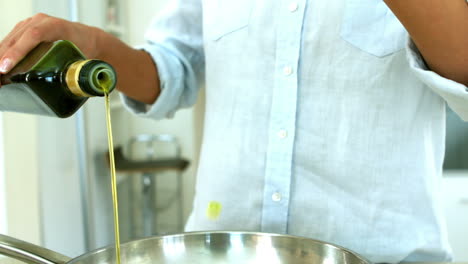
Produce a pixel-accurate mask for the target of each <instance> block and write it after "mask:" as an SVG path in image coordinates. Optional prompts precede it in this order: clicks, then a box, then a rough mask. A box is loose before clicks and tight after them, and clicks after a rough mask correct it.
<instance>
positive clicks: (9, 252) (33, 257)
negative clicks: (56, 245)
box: [0, 234, 71, 264]
mask: <svg viewBox="0 0 468 264" xmlns="http://www.w3.org/2000/svg"><path fill="white" fill-rule="evenodd" d="M0 255H5V256H8V257H11V258H14V259H17V260H20V261H23V262H26V263H31V264H63V263H66V262H68V261H69V260H71V258H69V257H67V256H64V255H62V254H60V253H57V252H55V251H52V250H49V249H46V248H43V247H40V246H36V245H34V244H31V243H28V242H26V241H22V240H19V239H16V238H12V237H9V236H5V235H2V234H0Z"/></svg>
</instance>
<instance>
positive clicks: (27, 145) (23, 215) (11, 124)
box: [0, 0, 41, 243]
mask: <svg viewBox="0 0 468 264" xmlns="http://www.w3.org/2000/svg"><path fill="white" fill-rule="evenodd" d="M0 10H2V23H1V24H0V38H2V39H3V37H4V36H6V34H7V33H8V32H9V31H10V30H11V29H12V28H13V27H14V25H15V24H16V23H17V22H19V21H20V20H22V19H25V18H27V17H29V16H31V15H32V1H31V0H15V1H8V0H1V1H0ZM36 132H37V118H36V117H33V116H28V115H22V114H14V113H5V114H3V142H4V158H5V159H4V165H5V167H4V172H5V176H6V177H5V182H4V184H5V188H6V192H5V194H4V197H5V198H6V216H7V222H8V228H7V233H8V234H9V235H11V236H14V237H17V238H20V239H24V240H27V241H30V242H33V243H39V242H40V238H41V234H40V213H39V211H40V210H39V201H38V197H39V189H38V174H37V168H38V164H37V159H36V157H37V151H38V149H37V137H36ZM4 210H5V209H4Z"/></svg>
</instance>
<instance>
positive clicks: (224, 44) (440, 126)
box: [123, 0, 468, 262]
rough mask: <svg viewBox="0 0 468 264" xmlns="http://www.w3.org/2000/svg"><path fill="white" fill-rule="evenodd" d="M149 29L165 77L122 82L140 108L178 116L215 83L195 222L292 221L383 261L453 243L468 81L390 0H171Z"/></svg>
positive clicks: (292, 228)
mask: <svg viewBox="0 0 468 264" xmlns="http://www.w3.org/2000/svg"><path fill="white" fill-rule="evenodd" d="M146 39H147V40H148V44H147V45H145V46H144V49H145V50H146V51H148V52H149V53H150V54H151V55H152V57H153V59H154V61H155V63H156V64H157V67H158V71H159V76H160V79H161V87H162V92H161V95H160V97H159V98H158V100H157V101H156V102H155V103H154V104H153V105H151V106H147V105H144V104H142V103H139V102H137V101H134V100H132V99H130V98H127V97H125V96H123V100H124V102H125V104H126V106H127V107H128V108H129V109H130V110H131V111H132V112H134V113H136V114H138V115H140V116H145V117H150V118H156V119H159V118H165V117H171V116H172V115H173V114H174V112H175V111H176V110H177V109H180V108H182V107H189V106H191V105H192V104H193V103H194V102H195V100H196V97H197V91H198V89H199V87H200V85H202V84H203V82H205V83H206V113H205V127H204V137H203V145H202V151H201V157H200V165H199V169H198V176H197V177H198V178H197V186H196V196H195V201H194V206H193V212H192V214H191V216H190V218H189V220H188V223H187V226H186V229H187V230H188V231H194V230H220V229H223V230H226V229H227V230H244V231H247V230H255V231H264V232H274V233H288V234H293V235H300V236H306V237H311V238H315V239H319V240H324V241H328V242H332V243H336V244H338V245H341V246H344V247H347V248H349V249H351V250H354V251H356V252H358V253H360V254H362V255H363V256H365V257H367V258H368V259H370V260H371V261H374V262H399V261H402V260H405V261H426V260H429V261H442V260H447V259H449V258H450V248H449V245H448V242H447V238H446V235H447V234H446V229H445V226H444V225H445V222H444V219H443V216H442V207H441V197H440V190H439V187H440V181H441V174H442V162H443V155H444V137H445V132H444V131H445V103H446V102H447V103H448V104H449V106H450V107H452V108H453V110H454V111H456V112H457V113H458V114H459V115H460V116H461V117H462V118H464V119H465V120H466V119H468V92H467V90H466V89H467V87H465V86H464V85H462V84H459V83H456V82H454V81H451V80H448V79H445V78H443V77H441V76H439V75H437V74H436V73H434V72H432V71H430V70H428V69H427V68H426V66H425V64H424V62H423V60H422V58H421V56H420V54H419V53H418V51H417V49H416V48H415V46H414V44H413V43H412V42H411V40H409V38H408V35H407V33H406V31H405V30H404V28H403V27H402V25H401V24H400V23H399V22H398V20H397V19H396V18H395V16H394V15H393V14H392V13H391V12H390V11H389V9H388V8H387V6H386V5H385V4H384V2H383V1H380V0H275V1H273V0H255V1H253V0H236V1H229V0H183V1H182V0H178V1H171V5H170V6H169V7H168V9H167V10H166V11H165V12H164V13H162V15H160V16H159V17H158V18H157V19H156V20H155V21H154V23H153V24H152V26H151V28H150V29H149V30H148V32H147V35H146ZM213 202H215V203H213ZM213 204H215V205H220V206H221V211H220V213H219V215H217V214H216V215H212V214H211V213H208V214H207V210H210V209H209V208H210V206H213ZM217 208H218V209H219V206H218V207H217Z"/></svg>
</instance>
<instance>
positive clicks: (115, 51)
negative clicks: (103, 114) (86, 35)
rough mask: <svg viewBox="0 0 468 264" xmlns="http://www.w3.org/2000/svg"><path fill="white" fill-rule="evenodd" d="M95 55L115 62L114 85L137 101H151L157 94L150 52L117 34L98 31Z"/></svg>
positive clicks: (157, 81) (113, 64)
mask: <svg viewBox="0 0 468 264" xmlns="http://www.w3.org/2000/svg"><path fill="white" fill-rule="evenodd" d="M98 34H99V35H98V37H97V42H98V43H97V44H96V45H97V46H98V47H99V48H98V50H99V51H98V52H97V53H96V58H97V59H101V60H104V61H106V62H108V63H110V64H111V65H112V66H114V68H115V70H116V71H117V87H116V88H117V89H118V90H119V91H121V92H122V93H124V94H125V95H127V96H128V97H130V98H133V99H135V100H137V101H140V102H143V103H147V104H152V103H154V101H155V100H156V98H157V97H158V96H159V93H160V86H159V78H158V73H157V68H156V65H155V63H154V62H153V60H152V58H151V56H150V55H149V54H148V53H146V52H145V51H143V50H136V49H133V48H131V47H129V46H128V45H126V44H125V43H123V42H122V41H120V40H119V39H117V38H116V37H114V36H112V35H110V34H107V33H105V32H103V31H101V32H98Z"/></svg>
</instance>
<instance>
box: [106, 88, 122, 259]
mask: <svg viewBox="0 0 468 264" xmlns="http://www.w3.org/2000/svg"><path fill="white" fill-rule="evenodd" d="M104 99H105V101H106V124H107V142H108V143H109V163H110V164H109V167H110V173H111V186H112V205H113V208H114V233H115V259H116V263H117V264H120V261H121V259H120V235H119V208H118V207H119V203H118V201H117V179H116V176H115V160H114V142H113V138H112V121H111V115H110V100H109V93H107V92H106V93H105V96H104Z"/></svg>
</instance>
